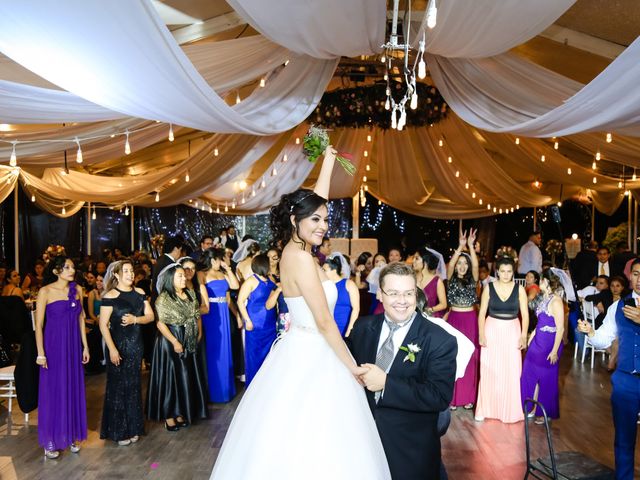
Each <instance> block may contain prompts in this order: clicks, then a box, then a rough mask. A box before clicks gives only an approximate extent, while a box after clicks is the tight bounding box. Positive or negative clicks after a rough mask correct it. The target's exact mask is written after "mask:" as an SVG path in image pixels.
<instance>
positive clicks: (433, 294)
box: [423, 276, 446, 318]
mask: <svg viewBox="0 0 640 480" xmlns="http://www.w3.org/2000/svg"><path fill="white" fill-rule="evenodd" d="M439 278H440V277H438V276H435V277H433V278H432V279H431V281H430V282H429V283H427V284H426V285H425V286H424V290H423V291H424V296H425V297H427V307H435V306H436V305H438V303H440V302H439V301H438V280H439ZM445 311H446V310H440V311H439V312H433V313H432V314H431V315H432V316H434V317H438V318H442V317H443V315H444V312H445Z"/></svg>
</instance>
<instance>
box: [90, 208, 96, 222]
mask: <svg viewBox="0 0 640 480" xmlns="http://www.w3.org/2000/svg"><path fill="white" fill-rule="evenodd" d="M96 218H97V216H96V207H93V213H92V214H91V220H95V219H96Z"/></svg>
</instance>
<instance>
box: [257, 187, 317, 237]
mask: <svg viewBox="0 0 640 480" xmlns="http://www.w3.org/2000/svg"><path fill="white" fill-rule="evenodd" d="M326 203H327V200H326V199H324V198H322V197H321V196H320V195H318V194H316V193H315V192H313V191H312V190H309V189H306V188H300V189H298V190H296V191H295V192H291V193H287V194H285V195H282V197H280V203H278V204H277V205H274V206H273V207H271V210H270V211H269V213H270V219H269V226H270V227H271V233H272V234H273V241H274V243H276V244H277V243H278V242H279V241H280V242H282V246H283V247H284V246H285V245H286V244H287V243H289V240H291V238H292V237H293V233H294V232H295V233H296V235H297V236H298V238H300V232H299V231H298V225H299V223H300V222H301V221H302V220H304V219H305V218H308V217H310V216H311V215H313V213H314V212H315V211H316V210H317V209H318V208H320V207H321V206H322V205H326ZM291 215H293V222H294V224H293V225H292V224H291V218H290V217H291ZM300 244H301V245H302V247H303V248H304V247H306V246H307V244H306V242H305V241H304V240H302V239H300Z"/></svg>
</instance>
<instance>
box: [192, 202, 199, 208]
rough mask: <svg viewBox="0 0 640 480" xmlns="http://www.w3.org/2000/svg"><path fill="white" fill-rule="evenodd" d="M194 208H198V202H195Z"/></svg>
mask: <svg viewBox="0 0 640 480" xmlns="http://www.w3.org/2000/svg"><path fill="white" fill-rule="evenodd" d="M193 206H194V207H195V208H198V200H196V203H195V204H194V205H193Z"/></svg>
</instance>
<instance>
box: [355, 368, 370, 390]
mask: <svg viewBox="0 0 640 480" xmlns="http://www.w3.org/2000/svg"><path fill="white" fill-rule="evenodd" d="M368 371H369V369H368V368H367V367H358V366H357V365H354V366H353V367H351V373H352V375H353V376H354V378H355V379H356V381H357V382H358V383H359V384H360V385H362V386H363V387H364V386H365V385H364V382H363V381H362V378H361V377H362V375H364V374H365V373H367V372H368Z"/></svg>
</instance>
